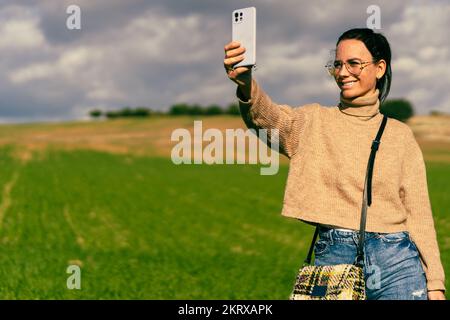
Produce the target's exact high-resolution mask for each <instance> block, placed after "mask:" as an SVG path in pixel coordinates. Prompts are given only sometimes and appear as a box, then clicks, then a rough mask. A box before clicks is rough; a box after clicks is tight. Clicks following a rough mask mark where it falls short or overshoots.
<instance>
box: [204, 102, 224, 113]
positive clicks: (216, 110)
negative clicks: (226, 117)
mask: <svg viewBox="0 0 450 320" xmlns="http://www.w3.org/2000/svg"><path fill="white" fill-rule="evenodd" d="M204 112H205V115H208V116H213V115H218V114H223V113H224V111H223V109H222V108H221V107H220V106H218V105H215V104H212V105H210V106H208V107H206V109H205V111H204Z"/></svg>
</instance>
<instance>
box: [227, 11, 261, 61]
mask: <svg viewBox="0 0 450 320" xmlns="http://www.w3.org/2000/svg"><path fill="white" fill-rule="evenodd" d="M232 19H233V20H232V21H233V22H232V34H233V36H232V39H233V41H239V42H240V43H241V46H243V47H244V48H245V53H244V56H245V58H244V60H242V61H240V62H239V63H237V64H235V65H234V68H237V67H242V66H254V65H256V8H255V7H248V8H242V9H237V10H234V11H233V14H232Z"/></svg>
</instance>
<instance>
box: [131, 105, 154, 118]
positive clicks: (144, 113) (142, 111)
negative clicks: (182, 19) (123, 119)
mask: <svg viewBox="0 0 450 320" xmlns="http://www.w3.org/2000/svg"><path fill="white" fill-rule="evenodd" d="M151 113H152V112H151V110H150V109H148V108H145V107H137V108H136V109H134V115H135V116H136V117H148V116H149V115H150V114H151Z"/></svg>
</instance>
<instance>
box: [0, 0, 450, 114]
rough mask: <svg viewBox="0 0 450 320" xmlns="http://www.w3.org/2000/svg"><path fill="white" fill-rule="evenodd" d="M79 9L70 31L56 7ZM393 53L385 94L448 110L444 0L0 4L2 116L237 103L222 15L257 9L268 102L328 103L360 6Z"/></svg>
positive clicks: (447, 6)
mask: <svg viewBox="0 0 450 320" xmlns="http://www.w3.org/2000/svg"><path fill="white" fill-rule="evenodd" d="M70 4H76V5H78V6H79V7H80V8H81V30H68V29H67V27H66V19H67V17H68V14H67V13H66V8H67V6H68V5H70ZM371 4H375V5H378V6H379V7H380V9H381V29H380V30H377V31H379V32H382V33H383V34H384V35H385V36H386V37H387V38H388V40H389V41H390V43H391V48H392V51H393V62H392V68H393V84H392V88H391V94H390V96H389V97H390V98H400V97H404V98H407V99H409V100H410V101H411V102H412V103H413V105H414V108H415V110H416V112H417V113H419V114H425V113H428V112H429V111H430V110H441V111H444V112H450V67H449V64H450V49H449V47H450V45H449V44H450V40H449V39H450V37H449V36H448V33H449V30H450V1H439V0H434V1H390V0H386V1H373V0H370V1H352V0H348V1H347V0H341V1H328V0H327V1H310V2H307V1H298V0H288V1H284V0H283V1H271V0H260V1H235V0H231V1H215V0H214V1H213V0H152V1H143V0H127V1H123V0H71V1H63V0H40V1H20V2H19V1H0V54H1V58H0V72H1V74H2V77H1V78H0V122H17V121H20V122H22V121H54V120H67V119H83V118H86V115H87V113H88V110H91V109H94V108H100V109H115V108H121V107H123V106H132V107H134V106H147V107H150V108H152V109H161V110H167V109H168V108H169V107H170V106H171V105H172V104H174V103H178V102H187V103H200V104H202V105H208V104H213V103H214V104H219V105H221V106H226V105H228V104H229V103H231V102H235V101H236V100H235V96H234V93H235V84H234V83H233V82H231V81H230V80H228V78H227V76H226V74H225V72H224V69H223V47H224V45H225V44H226V43H227V42H229V41H230V40H231V12H232V11H233V10H234V9H237V8H243V7H247V6H255V7H256V10H257V64H258V70H256V71H255V72H254V76H255V79H256V80H257V81H258V82H259V83H260V84H261V86H262V87H263V88H264V90H265V91H266V92H267V93H268V94H269V95H270V96H271V97H272V99H273V100H274V101H276V102H278V103H285V104H290V105H292V106H299V105H302V104H306V103H311V102H319V103H321V104H324V105H330V106H331V105H335V104H337V102H338V98H339V90H338V88H337V87H336V84H335V83H334V81H333V80H332V79H330V78H329V77H328V76H327V74H326V72H325V68H324V65H325V63H326V61H327V59H328V57H329V51H330V50H331V49H333V48H334V47H335V44H336V40H337V38H338V37H339V35H340V34H341V33H343V32H344V31H346V30H347V29H349V28H352V27H365V26H366V20H367V17H368V16H369V15H368V14H367V13H366V9H367V7H368V6H369V5H371Z"/></svg>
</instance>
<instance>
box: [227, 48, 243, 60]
mask: <svg viewBox="0 0 450 320" xmlns="http://www.w3.org/2000/svg"><path fill="white" fill-rule="evenodd" d="M244 52H245V48H244V47H240V46H239V47H237V48H235V49H228V50H226V49H225V58H232V57H235V56H238V55H240V54H243V53H244Z"/></svg>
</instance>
